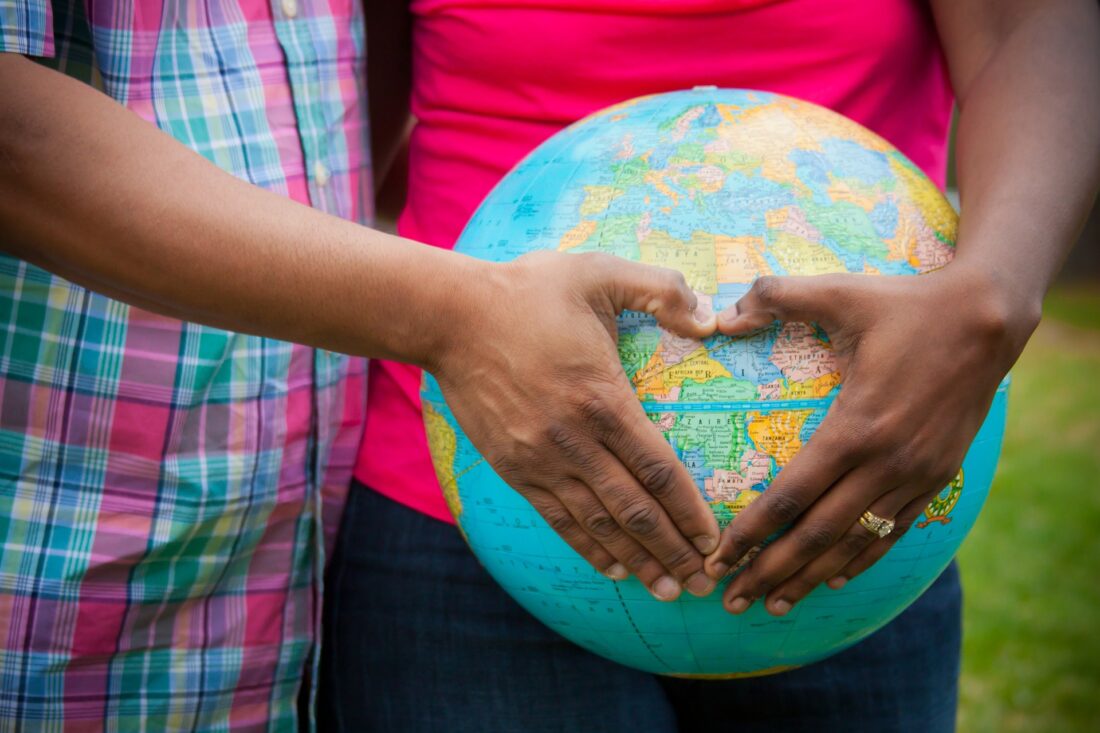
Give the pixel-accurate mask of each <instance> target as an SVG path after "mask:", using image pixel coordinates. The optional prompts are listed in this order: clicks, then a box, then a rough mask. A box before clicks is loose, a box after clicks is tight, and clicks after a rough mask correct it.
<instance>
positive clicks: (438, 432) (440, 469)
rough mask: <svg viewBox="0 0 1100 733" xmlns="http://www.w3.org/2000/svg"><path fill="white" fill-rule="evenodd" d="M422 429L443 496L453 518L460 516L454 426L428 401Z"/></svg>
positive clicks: (425, 406) (460, 504)
mask: <svg viewBox="0 0 1100 733" xmlns="http://www.w3.org/2000/svg"><path fill="white" fill-rule="evenodd" d="M424 430H425V432H426V433H427V435H428V445H430V446H431V447H432V450H431V455H432V466H433V467H434V468H435V477H436V478H437V479H439V485H440V487H441V488H442V489H443V498H444V499H446V500H447V506H448V507H449V508H450V510H451V514H454V515H455V518H456V519H457V518H458V517H460V516H462V500H461V499H460V498H459V496H458V481H457V479H456V478H455V451H456V449H457V446H458V436H456V435H455V431H454V428H452V427H451V426H450V424H449V423H448V422H447V418H445V417H443V415H441V414H440V412H439V411H438V410H436V409H435V408H434V407H432V406H431V404H429V403H428V402H425V403H424Z"/></svg>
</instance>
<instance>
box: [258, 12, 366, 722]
mask: <svg viewBox="0 0 1100 733" xmlns="http://www.w3.org/2000/svg"><path fill="white" fill-rule="evenodd" d="M270 1H271V11H272V17H273V18H274V19H275V32H276V36H277V37H278V40H279V44H280V46H281V47H282V50H283V53H284V54H285V57H286V67H287V75H288V80H289V83H290V92H291V98H292V101H293V105H294V112H295V115H296V118H297V123H298V137H299V140H300V142H301V145H302V161H303V164H304V169H305V176H306V180H307V188H308V191H309V199H310V205H311V206H312V207H313V208H315V209H318V210H320V211H324V212H326V213H329V214H333V215H335V216H345V215H346V213H347V212H344V211H341V210H340V206H339V203H338V197H337V196H335V195H334V194H333V191H332V167H333V162H332V161H331V159H330V156H331V155H332V154H333V148H334V146H333V145H332V140H331V139H330V138H331V136H332V135H334V134H336V132H337V131H338V127H336V126H334V125H333V124H330V122H329V120H328V119H327V113H328V109H327V104H328V103H333V102H336V103H339V101H340V89H339V85H338V82H337V80H336V79H335V78H326V77H325V76H324V74H322V73H321V71H322V64H323V62H324V61H326V60H334V59H335V57H336V50H335V48H334V45H335V43H336V38H335V36H334V35H333V34H324V33H321V32H320V29H319V26H318V23H319V22H331V19H330V18H329V17H328V16H327V8H326V7H324V5H325V4H324V3H323V2H321V1H320V0H270ZM334 358H337V357H336V356H335V355H333V354H330V353H328V352H325V351H323V350H320V349H315V350H313V354H312V382H313V384H312V389H313V399H312V400H311V402H312V415H311V419H310V431H309V441H310V444H309V446H308V448H309V449H308V450H307V451H306V456H307V458H306V460H307V461H308V462H309V465H307V466H306V476H307V480H308V481H309V491H308V492H307V494H306V499H305V506H303V512H304V513H305V514H306V515H307V516H308V517H309V521H310V524H311V532H310V541H311V546H310V548H309V551H310V554H311V557H312V559H313V563H312V566H313V573H312V575H313V577H312V588H313V609H312V621H313V634H314V636H313V638H314V644H313V649H312V652H311V654H310V669H309V681H310V689H309V701H310V705H309V710H310V712H309V716H310V719H309V721H308V729H309V730H311V731H313V730H315V729H316V721H315V720H314V713H313V710H314V707H315V703H316V695H317V679H318V673H319V669H320V667H319V662H320V655H319V653H318V652H319V641H320V638H321V613H320V609H321V602H322V597H323V594H324V587H323V583H324V567H325V532H324V527H323V524H322V522H323V505H322V504H323V495H322V491H321V483H322V482H323V480H324V476H325V471H324V466H323V465H322V460H323V457H324V455H325V453H326V451H325V450H324V447H325V445H326V444H327V442H328V435H327V433H328V431H327V430H325V429H324V427H323V426H324V425H325V421H326V419H327V418H328V417H329V412H330V410H328V409H326V406H325V405H323V404H322V400H323V397H324V395H323V394H322V391H323V389H322V387H321V385H323V384H327V383H328V376H327V375H328V372H329V371H330V370H331V369H332V363H331V362H332V361H333V359H334Z"/></svg>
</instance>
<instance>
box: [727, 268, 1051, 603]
mask: <svg viewBox="0 0 1100 733" xmlns="http://www.w3.org/2000/svg"><path fill="white" fill-rule="evenodd" d="M993 283H994V280H993V279H992V278H988V277H985V276H984V275H983V274H982V273H979V272H974V271H973V270H972V269H967V268H965V267H964V266H963V265H961V264H960V263H955V264H952V265H948V266H947V267H945V268H943V269H941V270H939V271H936V272H933V273H929V274H927V275H923V276H918V277H877V276H868V275H824V276H817V277H766V278H761V279H759V280H757V281H756V283H755V284H754V286H753V288H752V289H751V290H750V291H749V292H748V293H747V294H746V295H745V296H744V297H743V298H742V299H741V300H740V301H739V302H738V303H737V304H736V305H735V306H733V307H732V308H730V309H728V310H727V311H725V312H723V313H721V314H720V315H719V320H718V327H719V330H720V331H721V332H722V333H726V334H744V333H748V332H750V331H753V330H756V329H759V328H762V327H765V326H768V325H769V324H771V323H772V322H773V321H776V320H778V321H804V322H816V323H818V324H820V325H821V326H822V327H823V328H824V329H825V331H826V333H828V335H829V338H830V341H831V342H832V344H833V348H834V350H835V353H836V356H837V360H838V364H839V368H840V372H841V376H842V379H843V388H842V389H841V391H840V394H839V395H838V396H837V398H836V401H835V402H834V403H833V405H832V407H831V408H830V410H829V413H828V415H826V417H825V419H824V420H823V421H822V424H821V426H820V427H819V429H818V430H817V432H816V433H815V434H814V436H813V438H812V439H811V440H810V441H809V442H808V443H807V444H806V446H805V447H804V448H803V449H802V450H801V451H800V452H799V453H798V454H797V455H796V456H795V457H794V458H793V459H791V461H790V463H789V464H788V465H787V466H785V467H784V468H783V469H782V471H781V472H780V473H779V474H778V476H777V477H776V479H775V481H774V482H773V483H772V485H771V486H770V487H769V488H768V490H767V491H765V492H764V493H763V494H762V495H761V497H760V498H759V499H757V500H756V501H755V502H753V503H752V504H750V505H749V506H748V507H747V508H746V509H745V510H744V511H742V512H741V514H739V515H738V516H737V517H736V518H735V519H734V520H733V522H731V523H730V525H729V527H727V528H726V531H725V533H724V534H723V536H722V540H721V543H720V546H719V549H718V551H717V552H715V553H714V554H713V555H712V556H711V557H709V558H708V559H707V572H708V574H709V575H710V576H711V577H712V578H714V579H716V580H717V579H719V578H721V577H723V576H724V575H725V574H726V573H728V572H729V569H730V568H735V567H737V565H738V561H739V560H741V559H742V557H744V556H745V555H746V553H748V552H749V551H750V550H752V549H753V548H755V547H757V546H758V545H759V544H760V543H761V542H763V541H764V540H765V539H766V538H767V537H769V536H770V535H772V534H773V533H774V532H776V531H778V530H779V529H781V528H782V527H783V526H784V525H788V524H790V525H791V527H790V529H789V530H788V531H787V532H786V533H785V534H784V535H783V536H782V537H780V538H779V539H777V540H776V541H775V542H774V543H773V544H771V545H769V546H768V547H767V548H766V549H764V550H763V551H761V552H760V554H759V555H758V556H757V557H756V558H755V559H753V561H752V562H751V564H749V565H748V566H747V567H746V568H745V570H744V571H743V572H742V573H740V574H739V575H738V576H737V577H735V578H734V579H733V581H732V582H731V583H730V584H729V586H728V587H727V588H726V590H725V593H724V596H723V602H724V604H725V607H726V608H727V610H729V611H730V612H731V613H742V612H744V611H745V609H747V608H748V607H749V606H750V605H751V604H752V603H753V602H754V601H755V600H756V599H757V598H761V597H766V607H767V610H768V611H769V612H770V613H772V614H774V615H779V616H781V615H783V614H785V613H787V612H788V611H789V610H790V609H791V607H792V606H793V605H794V604H795V603H797V602H798V601H800V600H801V599H802V598H804V597H805V596H806V595H807V594H808V593H809V592H810V591H812V590H813V589H814V588H816V587H817V586H818V585H819V584H821V583H823V582H826V581H828V582H829V585H830V586H831V587H832V588H840V587H841V586H842V585H843V584H844V583H845V582H847V580H849V579H851V578H853V577H855V576H856V575H858V574H859V573H861V572H863V571H864V570H866V569H867V568H868V567H870V566H871V565H872V564H874V563H875V562H876V561H877V560H878V559H879V558H881V557H882V556H883V555H884V554H885V553H886V551H887V550H888V549H890V547H892V546H893V544H894V543H895V542H897V540H898V539H899V538H900V537H901V536H902V535H903V534H904V533H905V531H906V530H907V529H908V528H909V526H910V525H911V524H912V523H913V521H914V520H915V519H916V518H917V516H918V515H919V514H920V513H921V512H922V511H923V510H924V508H925V507H926V506H927V504H928V502H929V501H930V500H931V499H932V498H933V497H934V496H935V495H936V494H937V493H938V492H939V491H940V490H942V489H943V487H944V486H946V485H947V484H948V483H949V482H950V481H951V479H952V478H953V477H954V476H955V475H956V474H957V472H958V470H959V467H960V465H961V464H962V460H963V457H964V456H965V454H966V451H967V449H968V448H969V446H970V443H971V441H972V440H973V438H974V435H975V434H976V433H977V431H978V428H979V427H981V424H982V422H983V420H984V419H985V416H986V413H987V412H988V410H989V406H990V403H991V402H992V399H993V396H994V393H995V392H996V390H997V387H998V385H999V383H1000V381H1001V380H1002V378H1003V377H1004V376H1005V374H1006V372H1007V371H1008V369H1009V368H1010V367H1011V366H1012V364H1013V363H1014V362H1015V361H1016V358H1017V357H1018V356H1019V354H1020V352H1021V350H1022V349H1023V346H1024V343H1025V342H1026V340H1027V338H1028V336H1029V335H1030V334H1031V332H1032V331H1033V330H1034V328H1035V326H1036V325H1037V323H1038V312H1035V311H1036V310H1037V309H1034V308H1031V307H1029V306H1030V301H1029V300H1026V299H1023V298H1020V299H1018V302H1016V303H1014V302H1013V300H1014V299H1013V297H1012V294H1011V293H1004V292H1000V291H999V290H998V288H997V286H996V285H994V284H993ZM867 510H869V511H871V512H872V513H874V514H876V515H878V516H880V517H885V518H888V519H895V520H896V527H895V529H894V530H893V532H892V533H890V534H889V535H888V536H886V537H885V538H882V539H879V538H878V537H877V536H876V535H875V534H873V533H872V532H870V531H869V530H867V529H865V528H864V527H863V526H862V525H861V524H860V523H859V518H860V516H861V515H862V514H863V512H864V511H867Z"/></svg>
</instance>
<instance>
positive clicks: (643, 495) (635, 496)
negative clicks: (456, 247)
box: [426, 252, 718, 600]
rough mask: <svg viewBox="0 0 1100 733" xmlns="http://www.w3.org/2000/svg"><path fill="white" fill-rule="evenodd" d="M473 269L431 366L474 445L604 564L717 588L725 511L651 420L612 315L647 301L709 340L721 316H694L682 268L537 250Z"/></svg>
mask: <svg viewBox="0 0 1100 733" xmlns="http://www.w3.org/2000/svg"><path fill="white" fill-rule="evenodd" d="M477 266H478V267H479V268H482V270H481V271H480V275H481V277H477V275H475V276H474V278H471V279H470V280H468V282H471V283H474V282H476V283H477V285H476V287H472V288H471V289H470V292H469V298H470V299H471V301H472V302H471V305H470V307H469V308H467V309H464V312H463V313H461V314H459V316H458V321H457V322H455V323H450V324H448V326H447V328H448V329H449V331H450V333H451V334H452V336H453V338H451V339H450V340H449V341H448V342H447V343H445V344H444V345H443V346H442V347H441V348H439V349H437V350H436V354H435V356H433V357H432V360H431V361H430V362H429V363H427V365H426V366H427V368H428V370H429V371H431V372H432V373H433V374H434V375H435V376H436V379H437V380H438V381H439V384H440V386H441V387H442V389H443V392H444V395H445V396H446V398H447V404H448V405H449V406H450V407H451V410H452V411H453V412H454V414H455V417H456V418H457V419H458V421H459V423H460V424H461V425H462V426H463V429H464V430H465V431H466V433H467V435H469V436H470V439H471V440H472V441H473V443H474V445H475V446H476V447H477V449H478V450H479V451H480V452H481V454H482V455H483V456H485V458H486V459H487V460H488V461H489V463H490V464H492V466H493V468H494V469H495V470H496V471H497V473H498V474H500V476H501V478H503V479H504V480H505V481H507V482H508V483H509V484H510V485H511V486H512V487H514V488H515V489H516V490H517V491H519V492H520V493H521V494H523V496H524V497H526V498H527V500H528V501H530V502H531V504H532V505H533V506H534V507H535V508H536V509H537V510H538V511H539V513H540V514H542V516H543V517H544V518H545V519H546V520H547V522H549V523H550V526H551V527H553V528H554V529H555V530H556V531H557V532H558V534H560V535H561V536H562V537H563V538H564V539H565V541H566V542H568V543H569V544H570V545H571V546H572V547H573V549H575V550H576V551H577V552H578V553H580V554H581V555H582V556H583V557H584V558H585V559H586V560H588V561H589V562H590V563H592V565H593V566H595V568H596V569H597V570H600V571H601V572H603V573H604V574H606V575H607V576H609V577H611V578H614V579H622V578H625V577H627V575H628V574H629V573H633V574H634V575H636V576H637V577H638V578H639V579H640V580H641V581H642V582H643V583H645V585H646V586H647V587H648V588H649V589H650V591H651V593H652V594H653V595H654V596H655V597H657V598H658V599H660V600H672V599H674V598H676V597H677V596H678V595H679V594H680V591H681V589H682V588H687V590H689V591H690V592H692V593H695V594H698V595H703V594H706V593H709V592H710V591H711V590H713V588H714V582H713V581H712V580H711V579H710V578H708V577H707V575H706V574H705V573H704V572H703V558H704V555H706V554H708V553H710V552H712V551H713V550H714V549H715V547H716V546H717V543H718V525H717V522H716V521H715V519H714V516H713V514H712V513H711V511H710V509H709V508H708V507H707V504H706V502H705V501H704V500H703V498H702V495H701V494H700V493H699V490H698V489H697V488H696V486H695V483H694V482H693V481H692V479H691V476H690V475H689V474H688V472H687V469H686V468H684V466H683V464H681V463H680V461H679V460H678V459H677V457H676V455H675V453H674V452H673V450H672V447H671V446H670V445H669V444H668V443H667V442H666V441H665V440H664V439H663V438H662V436H661V434H660V432H659V431H658V429H657V428H656V427H655V426H654V425H653V424H652V423H651V422H650V421H649V420H648V419H647V418H646V416H645V413H644V411H643V410H642V406H641V404H640V403H639V402H638V397H637V395H636V394H635V393H634V390H633V389H632V387H631V385H630V382H629V380H628V379H627V377H626V374H625V373H624V371H623V367H622V364H621V362H620V360H619V354H618V351H617V349H616V346H615V342H616V338H617V328H616V322H615V318H616V316H617V315H618V314H619V312H620V311H622V310H624V309H630V310H636V311H644V312H647V313H650V314H651V315H653V316H655V317H656V318H657V320H658V321H659V322H660V323H661V325H663V326H664V327H666V328H668V329H670V330H672V331H674V332H676V333H678V334H680V335H683V336H689V337H692V338H703V337H705V336H709V335H711V334H712V333H713V332H714V330H715V318H714V315H713V314H711V313H709V312H708V313H706V314H697V313H696V304H697V301H696V297H695V294H694V293H693V292H692V291H691V289H690V288H688V286H687V284H686V283H685V282H684V278H683V276H682V275H680V274H679V273H677V272H674V271H672V270H666V269H663V268H656V267H650V266H647V265H641V264H638V263H634V262H628V261H625V260H621V259H618V258H616V257H611V256H609V255H599V254H583V255H576V254H574V255H565V254H560V253H552V252H538V253H533V254H529V255H526V256H524V257H521V258H519V259H518V260H516V261H514V262H512V263H509V264H505V265H486V264H484V263H478V264H477ZM697 315H698V316H699V317H698V318H697Z"/></svg>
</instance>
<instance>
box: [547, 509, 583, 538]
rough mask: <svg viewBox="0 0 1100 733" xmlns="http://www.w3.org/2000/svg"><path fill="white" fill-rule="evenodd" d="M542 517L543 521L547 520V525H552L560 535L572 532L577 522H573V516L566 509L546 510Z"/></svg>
mask: <svg viewBox="0 0 1100 733" xmlns="http://www.w3.org/2000/svg"><path fill="white" fill-rule="evenodd" d="M542 516H543V519H545V520H546V523H547V524H549V525H550V528H551V529H552V530H554V531H555V532H557V533H558V534H566V533H568V532H571V531H572V530H573V528H574V527H575V526H576V522H575V521H573V516H572V515H571V514H569V512H568V511H566V510H565V509H559V508H553V509H544V510H543V512H542Z"/></svg>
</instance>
